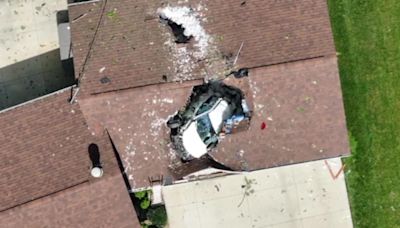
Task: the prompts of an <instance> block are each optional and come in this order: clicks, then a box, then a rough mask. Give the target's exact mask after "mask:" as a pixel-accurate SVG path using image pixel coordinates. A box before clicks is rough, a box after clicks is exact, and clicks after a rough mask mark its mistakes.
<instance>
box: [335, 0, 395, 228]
mask: <svg viewBox="0 0 400 228" xmlns="http://www.w3.org/2000/svg"><path fill="white" fill-rule="evenodd" d="M328 2H329V9H330V15H331V21H332V27H333V31H334V37H335V43H336V49H337V52H338V53H339V68H340V77H341V81H342V89H343V95H344V104H345V109H346V116H347V126H348V129H349V131H350V132H351V134H352V136H353V138H354V140H355V141H357V148H356V149H355V151H353V152H352V156H351V157H350V158H349V159H345V163H346V165H347V170H346V177H347V185H348V190H349V196H350V205H351V209H352V214H353V221H354V225H355V227H372V228H375V227H376V228H381V227H388V228H392V227H400V0H328Z"/></svg>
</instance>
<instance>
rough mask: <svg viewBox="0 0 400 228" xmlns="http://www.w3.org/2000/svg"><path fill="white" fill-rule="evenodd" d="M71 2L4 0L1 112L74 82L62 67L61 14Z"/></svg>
mask: <svg viewBox="0 0 400 228" xmlns="http://www.w3.org/2000/svg"><path fill="white" fill-rule="evenodd" d="M66 9H67V0H0V21H1V23H0V110H1V109H3V108H6V107H10V106H13V105H16V104H19V103H21V102H24V101H27V100H30V99H33V98H36V97H38V96H42V95H45V94H47V93H49V92H52V91H55V90H58V89H61V88H64V87H66V86H68V85H70V84H71V83H72V82H73V78H72V77H71V75H70V74H68V73H66V72H65V71H64V69H63V67H62V64H61V60H60V54H59V38H58V31H57V15H60V13H58V12H59V11H61V10H66Z"/></svg>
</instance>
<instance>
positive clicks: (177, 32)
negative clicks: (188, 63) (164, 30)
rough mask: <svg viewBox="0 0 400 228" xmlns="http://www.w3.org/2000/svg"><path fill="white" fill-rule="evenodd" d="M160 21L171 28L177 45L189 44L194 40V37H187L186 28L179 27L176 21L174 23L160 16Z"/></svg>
mask: <svg viewBox="0 0 400 228" xmlns="http://www.w3.org/2000/svg"><path fill="white" fill-rule="evenodd" d="M160 21H161V23H163V24H166V25H168V26H169V27H170V28H171V30H172V33H173V34H174V36H175V43H177V44H182V43H188V42H189V41H190V39H192V37H193V36H185V34H184V33H185V28H184V27H183V26H182V25H179V24H177V23H175V22H174V21H172V20H171V19H169V18H166V17H163V16H160Z"/></svg>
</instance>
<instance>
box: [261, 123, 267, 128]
mask: <svg viewBox="0 0 400 228" xmlns="http://www.w3.org/2000/svg"><path fill="white" fill-rule="evenodd" d="M265 128H267V124H266V123H265V122H262V123H261V130H264V129H265Z"/></svg>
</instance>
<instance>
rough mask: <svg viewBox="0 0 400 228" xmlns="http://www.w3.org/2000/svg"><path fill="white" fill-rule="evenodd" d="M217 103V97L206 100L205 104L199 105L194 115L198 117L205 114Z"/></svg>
mask: <svg viewBox="0 0 400 228" xmlns="http://www.w3.org/2000/svg"><path fill="white" fill-rule="evenodd" d="M217 101H218V98H217V97H210V98H208V99H207V100H206V101H205V102H203V104H201V105H200V107H199V109H198V110H197V113H196V115H200V114H202V113H204V112H207V111H208V110H210V109H211V108H212V107H213V106H214V104H215V102H217Z"/></svg>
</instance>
